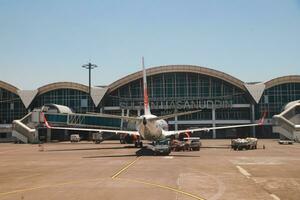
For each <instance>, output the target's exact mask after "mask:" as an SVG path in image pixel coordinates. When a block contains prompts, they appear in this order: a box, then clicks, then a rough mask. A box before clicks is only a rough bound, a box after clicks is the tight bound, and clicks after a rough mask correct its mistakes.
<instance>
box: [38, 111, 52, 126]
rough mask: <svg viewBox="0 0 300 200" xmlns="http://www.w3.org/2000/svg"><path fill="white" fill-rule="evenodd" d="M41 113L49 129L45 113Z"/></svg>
mask: <svg viewBox="0 0 300 200" xmlns="http://www.w3.org/2000/svg"><path fill="white" fill-rule="evenodd" d="M41 114H42V116H43V118H44V123H45V125H46V127H47V128H49V129H51V128H52V127H51V126H50V125H49V123H48V121H47V119H46V116H45V113H43V112H42V113H41Z"/></svg>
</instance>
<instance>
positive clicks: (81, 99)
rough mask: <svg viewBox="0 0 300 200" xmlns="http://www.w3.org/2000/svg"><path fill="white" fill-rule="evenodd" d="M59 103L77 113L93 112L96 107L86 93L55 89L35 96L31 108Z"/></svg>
mask: <svg viewBox="0 0 300 200" xmlns="http://www.w3.org/2000/svg"><path fill="white" fill-rule="evenodd" d="M52 103H53V104H59V105H64V106H68V107H70V108H71V109H73V111H74V112H77V113H86V112H95V111H96V108H95V106H94V103H93V101H92V99H91V98H90V97H89V94H88V93H85V92H82V91H79V90H74V89H56V90H52V91H49V92H46V93H44V94H42V95H39V96H37V97H36V98H35V99H34V101H33V102H32V104H31V106H30V107H31V108H32V109H33V108H36V107H41V106H43V105H45V104H52Z"/></svg>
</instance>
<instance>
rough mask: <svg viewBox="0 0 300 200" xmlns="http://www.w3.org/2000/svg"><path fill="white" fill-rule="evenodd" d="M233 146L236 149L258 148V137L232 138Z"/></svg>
mask: <svg viewBox="0 0 300 200" xmlns="http://www.w3.org/2000/svg"><path fill="white" fill-rule="evenodd" d="M231 148H232V149H234V150H243V149H246V150H249V149H257V138H245V139H241V138H238V139H233V140H231Z"/></svg>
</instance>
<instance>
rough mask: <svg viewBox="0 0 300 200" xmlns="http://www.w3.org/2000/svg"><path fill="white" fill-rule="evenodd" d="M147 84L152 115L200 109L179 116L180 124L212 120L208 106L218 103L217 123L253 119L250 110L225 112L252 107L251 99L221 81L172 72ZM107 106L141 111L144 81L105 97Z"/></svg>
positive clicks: (125, 86)
mask: <svg viewBox="0 0 300 200" xmlns="http://www.w3.org/2000/svg"><path fill="white" fill-rule="evenodd" d="M147 84H148V95H149V100H150V106H151V108H152V109H153V111H152V112H153V114H156V115H164V114H170V113H174V110H175V109H176V110H177V111H183V110H192V109H197V108H200V109H203V111H202V112H199V113H195V114H193V115H187V116H180V117H179V120H205V119H207V120H211V119H212V115H211V111H209V109H208V110H206V108H207V104H209V103H211V101H217V102H218V103H219V106H220V108H219V109H217V115H216V119H222V120H223V119H248V120H249V119H250V114H249V108H246V109H226V106H227V107H231V105H232V104H249V98H248V96H247V94H246V92H245V91H243V90H242V89H240V88H238V87H236V86H234V85H232V84H230V83H228V82H226V81H223V80H221V79H218V78H214V77H210V76H206V75H202V74H198V73H189V72H172V73H161V74H158V75H153V76H148V77H147ZM214 103H215V102H214ZM224 104H226V105H224ZM228 104H230V105H228ZM104 106H120V107H124V109H130V110H132V109H133V110H139V109H141V110H142V108H143V81H142V78H140V79H138V80H135V81H132V82H130V83H128V84H126V85H124V86H121V87H119V88H117V89H116V90H114V91H112V92H111V93H110V94H108V95H106V99H105V100H104Z"/></svg>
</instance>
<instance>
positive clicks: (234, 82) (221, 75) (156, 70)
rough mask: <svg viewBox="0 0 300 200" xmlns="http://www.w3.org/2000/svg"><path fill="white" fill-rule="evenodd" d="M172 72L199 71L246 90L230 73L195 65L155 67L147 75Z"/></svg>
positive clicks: (134, 77)
mask: <svg viewBox="0 0 300 200" xmlns="http://www.w3.org/2000/svg"><path fill="white" fill-rule="evenodd" d="M170 72H190V73H198V74H203V75H207V76H211V77H215V78H218V79H222V80H224V81H226V82H228V83H231V84H232V85H234V86H236V87H238V88H240V89H242V90H244V91H246V89H245V87H244V82H242V81H241V80H239V79H237V78H235V77H233V76H230V75H229V74H226V73H223V72H220V71H217V70H213V69H209V68H205V67H200V66H195V65H166V66H159V67H153V68H149V69H147V76H152V75H156V74H161V73H170ZM142 76H143V72H142V71H138V72H136V73H133V74H130V75H128V76H125V77H124V78H121V79H119V80H117V81H115V82H113V83H112V84H110V85H109V90H110V91H113V90H115V89H117V88H119V87H121V86H123V85H126V84H127V83H129V82H132V81H135V80H137V79H140V78H142Z"/></svg>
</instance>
